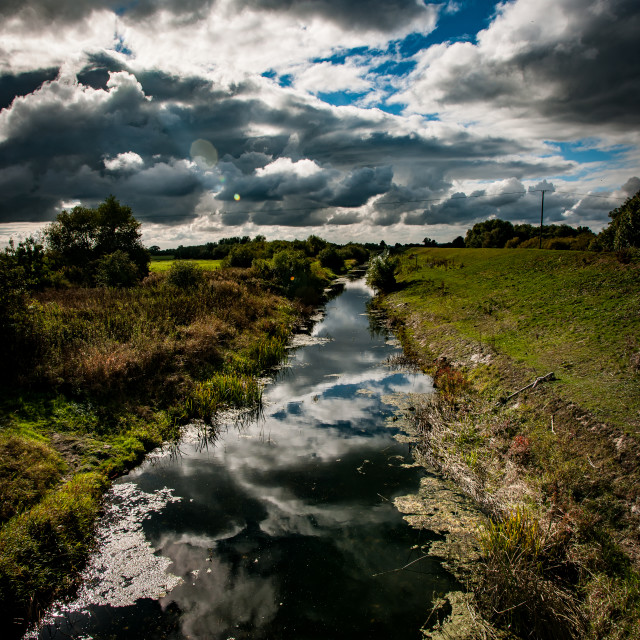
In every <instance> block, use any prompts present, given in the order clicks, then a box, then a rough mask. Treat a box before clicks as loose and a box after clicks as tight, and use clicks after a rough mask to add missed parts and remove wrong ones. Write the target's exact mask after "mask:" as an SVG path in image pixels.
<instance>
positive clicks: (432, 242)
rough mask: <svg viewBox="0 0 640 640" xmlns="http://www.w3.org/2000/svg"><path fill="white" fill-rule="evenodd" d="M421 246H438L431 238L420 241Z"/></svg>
mask: <svg viewBox="0 0 640 640" xmlns="http://www.w3.org/2000/svg"><path fill="white" fill-rule="evenodd" d="M422 244H423V245H424V246H425V247H437V246H438V243H437V242H436V241H435V240H433V239H432V238H425V239H424V240H423V241H422Z"/></svg>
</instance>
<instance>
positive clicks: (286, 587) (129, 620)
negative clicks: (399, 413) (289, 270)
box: [31, 280, 456, 640]
mask: <svg viewBox="0 0 640 640" xmlns="http://www.w3.org/2000/svg"><path fill="white" fill-rule="evenodd" d="M370 298H371V292H370V291H369V290H368V289H367V287H366V285H365V284H364V282H363V281H362V280H357V281H352V282H348V283H346V284H345V286H344V290H343V292H342V293H341V294H340V295H339V296H337V297H335V298H334V299H333V300H332V301H331V302H329V303H328V304H327V306H326V308H325V315H324V317H323V318H322V319H321V320H319V321H318V322H316V324H315V325H314V326H313V327H312V329H311V330H310V334H309V335H308V336H306V337H305V336H302V339H300V340H299V343H300V344H302V343H305V342H306V344H304V345H303V346H300V347H298V348H296V349H294V350H292V353H291V356H290V358H289V363H288V366H287V367H286V368H284V369H283V370H282V371H281V372H280V374H279V375H278V376H277V377H276V379H275V380H274V381H273V382H271V383H270V384H268V385H267V387H266V389H265V394H264V399H265V406H264V412H263V415H262V416H261V417H260V418H259V419H257V420H254V421H250V422H249V423H248V424H244V425H242V426H238V425H234V424H228V425H223V426H222V427H221V428H220V430H219V431H218V434H217V436H216V437H215V438H209V439H206V438H202V437H197V434H196V435H193V434H192V437H190V438H186V439H185V440H184V441H183V442H182V443H181V445H180V452H179V453H177V454H176V452H174V453H173V454H168V453H166V454H163V455H156V456H151V457H150V458H149V459H148V460H147V461H146V462H145V463H144V464H142V465H141V466H140V467H139V468H137V469H136V470H134V471H133V472H131V473H130V474H128V475H127V476H125V477H123V478H121V479H120V480H119V481H118V483H117V484H116V486H115V487H114V489H113V490H112V495H111V503H110V506H109V508H108V510H107V514H106V517H105V522H104V524H103V526H102V529H101V533H100V541H101V542H100V545H99V547H100V548H99V549H98V552H97V553H96V556H95V557H94V558H93V559H92V562H91V564H90V566H89V568H88V569H87V573H86V578H87V579H86V582H85V585H84V586H83V588H82V589H81V592H80V594H79V598H78V600H77V601H76V602H74V603H70V604H68V605H65V606H61V607H59V608H58V609H57V611H56V612H55V614H52V615H51V616H49V618H48V620H47V623H46V624H45V625H44V626H42V627H41V628H40V629H39V631H37V632H36V633H35V634H32V636H31V637H38V638H42V639H44V638H54V637H55V638H67V637H73V638H86V639H88V638H92V639H94V640H102V639H107V638H117V639H118V640H125V639H129V638H131V639H143V638H154V639H160V638H166V639H172V640H173V639H176V640H178V639H185V638H192V639H198V640H199V639H215V640H218V639H220V640H232V639H235V640H239V639H240V638H252V639H261V638H264V639H267V638H268V639H280V638H281V639H285V638H286V639H288V638H291V639H296V640H304V639H307V638H308V639H312V638H314V639H315V638H318V639H320V638H322V639H323V640H331V639H338V638H350V639H353V638H367V639H368V640H371V639H375V638H380V639H384V640H393V639H396V638H397V639H404V638H407V639H409V638H416V639H417V638H420V637H421V634H420V631H419V629H420V627H421V626H422V625H423V623H424V622H425V619H426V617H427V616H428V614H429V610H430V603H431V602H432V601H433V600H434V599H435V598H437V597H439V596H441V595H442V594H444V593H446V592H448V591H450V590H451V589H455V588H456V584H455V579H454V578H453V577H452V576H451V575H450V574H448V573H447V572H446V571H445V570H444V569H443V568H442V567H441V566H440V564H439V563H438V561H437V560H436V559H434V558H431V557H423V558H422V559H420V558H421V556H422V555H423V552H422V551H421V550H420V545H424V544H425V543H426V542H428V540H429V537H430V536H431V534H429V532H427V531H424V530H423V531H417V530H414V529H411V528H410V527H409V526H408V525H407V524H406V522H405V521H404V520H403V518H402V515H401V514H400V513H399V512H398V511H397V510H396V508H395V507H394V506H393V504H392V499H393V498H394V497H396V496H400V495H404V494H407V493H411V492H413V491H415V490H416V489H417V487H418V485H419V482H420V477H421V475H422V474H424V473H425V471H424V470H422V469H421V468H420V467H416V466H414V465H412V457H411V451H410V447H409V445H407V444H405V443H402V442H399V441H398V440H397V439H396V438H394V435H395V434H396V433H397V429H396V428H395V427H394V424H395V423H394V422H393V420H392V416H393V412H394V407H393V405H392V404H387V403H386V402H385V400H386V401H387V402H388V398H389V396H392V395H393V394H398V393H409V392H419V393H424V392H428V391H429V390H430V389H431V382H430V380H429V378H428V377H426V376H423V375H421V374H413V373H408V372H405V371H401V370H398V369H397V368H396V369H394V368H393V367H390V366H389V365H388V363H387V361H388V359H389V358H390V357H392V356H394V355H398V354H399V353H401V348H400V347H399V346H398V345H397V343H396V341H395V340H394V339H393V337H392V336H389V335H387V334H386V333H385V332H384V330H382V327H381V326H379V325H377V324H376V320H375V318H373V317H371V316H370V315H369V314H368V313H367V302H368V300H369V299H370ZM432 537H435V535H434V536H432ZM415 560H417V562H415V563H414V561H415ZM411 563H413V564H411ZM407 565H410V566H407ZM402 567H406V568H405V569H404V570H399V569H401V568H402Z"/></svg>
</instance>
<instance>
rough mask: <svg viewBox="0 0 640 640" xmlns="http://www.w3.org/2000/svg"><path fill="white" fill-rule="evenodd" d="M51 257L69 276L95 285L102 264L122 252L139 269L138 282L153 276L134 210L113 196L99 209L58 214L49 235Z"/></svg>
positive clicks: (76, 210)
mask: <svg viewBox="0 0 640 640" xmlns="http://www.w3.org/2000/svg"><path fill="white" fill-rule="evenodd" d="M45 240H46V244H47V248H48V250H49V253H50V255H51V256H52V258H53V260H54V262H55V263H56V265H57V266H58V268H60V269H62V270H64V271H65V273H66V274H67V276H68V277H69V278H70V279H71V280H73V281H77V282H82V283H83V284H90V285H93V284H95V277H96V273H97V269H98V265H99V264H101V262H100V261H101V260H102V259H103V258H104V257H105V256H107V255H111V254H114V253H116V252H118V251H120V252H123V253H124V254H126V256H127V258H128V260H129V261H130V262H132V263H133V264H134V265H135V267H136V269H137V278H138V279H142V278H143V277H145V276H146V275H148V274H149V261H150V257H149V253H148V251H147V250H146V249H145V248H144V246H143V245H142V242H141V233H140V223H139V222H138V221H137V220H136V219H135V218H134V217H133V213H132V211H131V208H130V207H127V206H124V205H121V204H120V203H119V202H118V201H117V200H116V199H115V197H114V196H109V197H108V198H107V199H106V200H105V201H104V202H103V203H101V204H100V205H98V207H97V208H95V209H89V208H87V207H75V208H74V209H73V210H71V211H63V212H62V213H60V214H58V216H57V217H56V219H55V221H54V222H53V223H52V224H51V225H50V226H49V227H48V229H47V230H46V231H45Z"/></svg>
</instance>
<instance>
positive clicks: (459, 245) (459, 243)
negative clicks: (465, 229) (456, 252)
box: [451, 236, 465, 249]
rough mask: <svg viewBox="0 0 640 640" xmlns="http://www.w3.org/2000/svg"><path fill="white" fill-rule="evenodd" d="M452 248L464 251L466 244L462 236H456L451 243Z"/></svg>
mask: <svg viewBox="0 0 640 640" xmlns="http://www.w3.org/2000/svg"><path fill="white" fill-rule="evenodd" d="M451 246H452V247H453V248H454V249H464V247H465V244H464V238H463V237H462V236H456V237H455V238H454V239H453V240H452V241H451Z"/></svg>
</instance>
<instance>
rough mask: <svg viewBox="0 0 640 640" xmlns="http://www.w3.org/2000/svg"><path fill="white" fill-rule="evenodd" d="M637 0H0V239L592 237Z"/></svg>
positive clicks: (621, 173)
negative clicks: (101, 206)
mask: <svg viewBox="0 0 640 640" xmlns="http://www.w3.org/2000/svg"><path fill="white" fill-rule="evenodd" d="M639 34H640V7H639V6H638V2H637V0H512V1H507V2H499V3H495V2H491V1H488V0H458V1H456V0H447V1H445V2H440V3H429V2H424V1H423V0H2V2H0V242H1V243H6V242H7V241H8V239H9V237H14V238H20V237H24V236H25V235H26V234H32V233H37V232H38V231H39V230H41V229H42V228H43V227H45V226H46V224H48V223H50V222H51V221H52V220H53V219H54V218H55V216H56V215H57V214H58V213H59V212H60V211H62V210H63V209H67V210H69V209H70V208H72V207H74V206H76V205H79V204H82V205H84V206H95V205H97V204H98V203H100V202H101V201H103V200H104V199H105V198H106V197H107V196H109V195H110V194H113V195H114V196H115V197H116V198H118V200H119V201H120V202H121V203H122V204H126V205H128V206H130V207H131V208H132V210H133V212H134V215H135V216H136V218H137V219H138V220H140V222H141V223H142V233H143V241H144V242H145V244H146V245H147V246H150V245H159V246H161V247H163V248H168V247H176V246H178V245H180V244H182V245H189V244H202V243H205V242H211V241H216V240H219V239H220V238H222V237H229V236H244V235H249V236H251V237H254V236H255V235H258V234H261V235H264V236H266V237H267V239H275V238H283V239H293V238H301V239H302V238H306V237H307V236H309V235H310V234H315V235H318V236H321V237H323V238H326V239H328V240H331V241H333V242H338V243H345V242H347V241H351V240H353V241H361V242H368V241H373V242H379V241H380V240H385V242H387V243H395V242H402V243H405V242H421V241H422V240H423V238H425V237H430V238H433V239H436V240H438V241H441V242H446V241H449V240H452V239H453V238H454V237H456V236H458V235H464V234H465V232H466V230H467V229H468V228H469V227H471V226H472V225H473V224H474V223H475V222H479V221H482V220H486V219H487V218H490V217H497V218H501V219H503V220H510V221H511V222H514V223H518V222H528V223H531V224H537V223H539V221H540V209H541V195H542V194H541V192H542V190H544V191H545V196H544V220H545V223H556V224H570V225H572V226H579V225H583V226H589V227H590V228H591V229H593V230H594V231H598V230H600V229H601V228H602V227H603V226H605V225H606V224H607V223H608V221H609V218H608V215H607V214H608V212H609V211H610V210H611V209H613V208H615V207H616V206H619V205H620V204H621V203H622V202H624V200H625V199H626V198H627V197H629V196H630V195H633V194H634V193H635V192H636V191H638V190H639V189H640V108H638V105H639V104H640V56H639V55H638V44H637V43H638V35H639Z"/></svg>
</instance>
